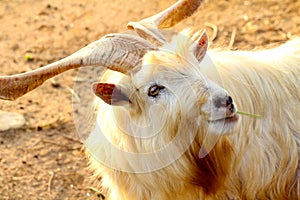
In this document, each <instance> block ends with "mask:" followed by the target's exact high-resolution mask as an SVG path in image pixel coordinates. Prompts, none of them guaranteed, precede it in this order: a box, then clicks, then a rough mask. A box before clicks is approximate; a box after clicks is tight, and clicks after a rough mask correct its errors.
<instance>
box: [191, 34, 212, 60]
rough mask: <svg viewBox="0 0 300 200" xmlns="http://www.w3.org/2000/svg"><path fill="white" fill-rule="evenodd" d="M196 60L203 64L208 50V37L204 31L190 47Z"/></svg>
mask: <svg viewBox="0 0 300 200" xmlns="http://www.w3.org/2000/svg"><path fill="white" fill-rule="evenodd" d="M190 48H191V50H192V52H193V53H194V55H195V57H196V59H197V60H198V61H199V62H201V61H202V59H203V58H204V56H205V54H206V51H207V48H208V36H207V33H206V31H203V33H202V34H201V36H200V37H199V38H198V39H197V40H196V41H195V42H194V43H193V44H192V46H191V47H190Z"/></svg>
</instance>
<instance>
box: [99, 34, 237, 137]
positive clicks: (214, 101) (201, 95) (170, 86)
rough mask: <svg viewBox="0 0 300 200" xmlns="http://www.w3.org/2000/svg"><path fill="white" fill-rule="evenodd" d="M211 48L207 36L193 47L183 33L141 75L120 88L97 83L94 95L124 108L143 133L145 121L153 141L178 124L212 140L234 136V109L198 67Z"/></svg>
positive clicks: (150, 56)
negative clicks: (203, 132)
mask: <svg viewBox="0 0 300 200" xmlns="http://www.w3.org/2000/svg"><path fill="white" fill-rule="evenodd" d="M207 42H208V37H207V35H206V33H205V32H204V33H203V34H202V35H201V36H200V38H199V39H198V40H196V41H195V42H193V40H192V39H190V37H189V32H188V31H186V30H185V31H183V32H182V33H181V34H178V35H177V36H176V37H175V38H174V39H173V40H172V42H170V43H167V44H165V45H164V46H163V47H162V48H161V49H160V50H159V51H150V52H148V53H147V54H146V55H145V56H144V57H143V64H142V66H141V68H140V69H139V71H138V72H135V73H132V74H131V76H130V77H125V78H123V79H122V81H121V82H120V83H119V84H118V85H114V84H107V83H96V84H95V85H94V91H95V94H96V95H97V96H99V97H100V98H102V99H103V100H104V101H105V102H106V103H109V104H111V105H122V106H123V107H124V106H125V105H126V107H127V108H129V109H130V112H131V113H132V116H131V121H135V120H137V121H140V122H139V127H141V125H140V123H141V121H143V123H145V122H147V123H149V124H151V125H149V126H151V127H152V128H151V131H150V132H151V133H148V134H150V135H153V134H154V133H155V132H158V130H160V129H162V128H163V127H164V126H165V125H167V124H168V125H169V126H173V127H176V126H177V125H178V123H181V124H182V123H183V124H189V125H191V124H195V127H201V128H202V129H203V130H206V131H208V133H213V134H227V133H230V132H231V131H232V130H233V128H234V127H235V125H236V122H237V121H238V117H237V115H236V106H235V103H234V101H233V99H232V98H231V97H230V96H229V95H228V93H227V92H226V91H225V90H224V89H223V88H222V87H220V86H219V85H217V84H216V83H214V82H213V81H211V80H209V79H207V78H206V77H205V76H204V75H203V74H202V73H201V67H199V63H200V62H202V61H203V59H204V57H205V56H206V55H205V54H206V50H207ZM141 118H142V119H143V120H141ZM136 123H138V122H136ZM149 126H148V129H147V130H148V131H149ZM142 127H143V128H145V124H144V125H142ZM131 129H132V128H131ZM168 129H169V130H170V129H172V128H170V127H169V128H168ZM173 129H174V128H173ZM196 129H198V128H196ZM140 131H141V130H140ZM140 131H139V132H140ZM143 132H144V134H146V133H145V130H143ZM148 134H147V136H149V135H148Z"/></svg>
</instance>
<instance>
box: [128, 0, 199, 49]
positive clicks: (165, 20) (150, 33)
mask: <svg viewBox="0 0 300 200" xmlns="http://www.w3.org/2000/svg"><path fill="white" fill-rule="evenodd" d="M202 2H203V0H179V1H177V2H176V3H175V4H173V5H172V6H170V7H169V8H167V9H165V10H163V11H162V12H160V13H158V14H156V15H153V16H151V17H148V18H145V19H143V20H141V21H139V22H129V23H128V24H127V28H128V29H130V30H135V31H136V32H137V33H138V34H139V35H140V36H141V37H143V38H145V39H147V40H150V41H154V43H156V44H163V43H164V41H165V39H164V37H163V36H162V34H161V33H160V32H159V30H158V29H164V28H170V27H172V26H174V25H176V24H177V23H179V22H180V21H182V20H183V19H185V18H187V17H189V16H191V15H192V14H194V13H195V11H196V10H197V9H198V8H199V7H200V5H201V3H202ZM143 27H146V29H145V28H143Z"/></svg>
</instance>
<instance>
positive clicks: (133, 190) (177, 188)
mask: <svg viewBox="0 0 300 200" xmlns="http://www.w3.org/2000/svg"><path fill="white" fill-rule="evenodd" d="M172 42H173V43H176V46H177V49H172V45H170V44H167V45H165V46H164V48H166V49H168V50H167V51H166V52H162V51H158V52H148V53H147V54H146V55H145V56H144V58H143V66H142V68H141V70H140V72H138V73H137V74H135V75H132V76H131V78H130V79H131V80H130V81H129V82H130V83H129V84H133V85H135V87H137V88H139V90H141V91H142V90H143V87H144V86H146V85H148V84H149V83H153V82H155V83H157V82H159V83H161V84H164V85H165V86H166V87H168V88H171V87H173V88H172V91H173V92H174V93H176V89H177V90H178V94H177V95H182V96H179V97H178V99H184V100H183V101H184V103H183V105H181V106H183V108H182V109H180V111H179V110H178V105H177V104H176V103H174V102H173V100H172V99H171V97H168V96H167V95H166V96H163V95H161V97H160V98H159V100H155V102H154V104H155V105H161V107H160V108H159V109H156V110H155V109H154V111H153V113H150V114H149V116H145V113H144V114H141V113H143V112H144V111H143V110H141V111H136V110H130V109H128V108H127V109H123V108H124V107H122V106H121V107H120V106H108V105H107V104H105V103H103V102H100V101H99V102H97V104H99V110H100V111H99V113H98V119H97V121H98V124H100V125H99V127H96V129H95V131H94V132H93V133H92V134H91V135H90V137H89V138H88V140H87V141H86V147H87V152H88V154H89V155H90V160H91V168H92V169H93V170H94V171H95V176H96V177H98V178H100V177H101V178H102V180H101V186H102V189H103V190H106V193H107V194H108V197H109V199H297V198H299V195H300V194H299V192H300V188H299V187H300V180H299V179H300V177H299V174H300V169H299V156H300V155H299V154H300V123H299V118H300V78H299V77H300V39H299V38H296V39H294V40H292V41H289V42H288V43H286V44H284V45H282V46H280V47H277V48H274V49H270V50H262V51H256V52H246V51H219V50H209V51H208V52H207V54H206V55H205V57H204V58H203V60H202V62H200V63H197V62H196V61H195V60H193V59H192V58H191V55H190V52H189V51H188V50H187V49H188V48H189V45H190V44H189V43H188V42H187V41H184V40H181V39H180V38H179V37H177V38H175V39H174V40H173V41H172ZM172 42H171V43H172ZM170 51H173V53H170ZM182 57H183V58H191V59H190V60H188V61H187V62H186V61H184V60H183V59H182ZM157 65H162V67H157ZM215 67H216V69H217V70H213V69H214V68H215ZM216 72H218V73H219V74H220V75H217V74H216ZM183 76H184V77H185V78H187V79H189V80H188V81H186V82H189V83H191V82H192V83H191V85H192V86H190V88H184V87H186V86H187V85H186V84H185V83H183V82H184V81H182V80H183V79H182V77H183ZM104 77H105V78H104V79H105V80H106V81H107V82H111V81H114V82H117V83H118V84H120V83H122V84H123V83H124V82H125V83H124V84H125V85H126V83H127V82H128V80H127V79H128V78H126V77H125V76H123V75H120V74H119V73H115V72H110V71H109V72H107V74H106V75H105V76H104ZM217 77H221V79H219V78H217ZM124 79H125V80H124ZM197 79H201V80H202V81H203V79H205V81H206V82H207V81H209V80H211V81H214V82H216V83H217V84H218V85H220V86H222V87H224V88H225V89H226V90H227V91H228V92H229V93H230V95H231V97H232V98H233V99H235V101H236V104H237V105H238V106H239V108H241V109H242V110H246V111H249V112H251V113H257V114H260V115H261V116H262V117H261V118H259V119H256V118H251V117H247V116H243V117H240V118H241V119H240V122H239V123H238V125H236V126H237V127H236V128H235V129H232V131H231V132H230V133H227V134H221V135H219V136H218V137H217V141H216V144H215V145H214V147H213V148H212V149H211V151H210V152H209V153H208V155H206V156H205V157H203V158H200V157H199V151H200V149H201V145H203V142H204V138H205V137H208V136H209V135H214V134H206V133H207V128H206V124H203V118H201V117H200V119H199V117H198V116H197V114H198V115H199V116H201V113H200V114H199V113H194V112H193V110H197V108H198V107H197V105H196V104H195V102H191V101H195V100H196V101H197V103H199V102H201V98H202V97H201V98H200V99H197V98H196V99H195V98H189V96H190V95H191V91H190V90H193V89H195V87H196V88H197V87H202V86H199V84H193V83H194V82H195V80H197ZM116 80H117V81H116ZM127 84H128V83H127ZM194 85H196V86H195V87H194ZM206 85H209V83H207V84H206ZM196 90H197V91H199V88H197V89H196ZM200 90H201V88H200ZM197 91H196V96H197V97H198V96H199V94H200V93H199V94H198V93H197ZM212 92H213V91H212ZM165 93H167V92H165ZM139 95H141V94H139ZM164 95H165V94H164ZM132 96H133V97H132V99H133V101H135V100H134V94H133V95H132ZM192 96H193V95H192ZM200 96H201V95H200ZM143 98H144V97H141V96H139V99H138V100H136V101H139V104H142V105H141V107H144V109H146V110H147V108H145V106H146V104H147V102H146V103H145V101H146V100H145V99H143ZM178 99H177V101H180V100H178ZM202 101H205V99H204V100H202ZM176 105H177V106H176ZM202 105H203V104H201V105H200V106H199V107H201V106H202ZM125 110H126V111H128V110H129V113H127V112H126V111H125ZM163 113H167V114H166V115H167V116H166V117H163ZM142 115H144V116H143V118H151V119H152V120H153V122H152V123H154V124H156V126H160V124H161V126H162V127H163V128H161V130H159V131H158V132H159V133H158V134H157V135H151V134H150V133H149V132H151V131H149V130H150V129H151V128H150V127H151V126H149V127H148V129H147V130H146V129H145V128H143V129H139V128H136V127H135V128H132V127H128V124H132V123H136V124H138V120H137V118H141V117H142ZM196 118H197V120H196ZM112 119H115V120H112ZM155 119H158V120H155ZM193 119H194V120H193ZM139 120H140V119H139ZM146 121H147V120H146ZM160 121H163V123H162V122H160ZM199 121H200V122H199ZM178 123H180V127H179V126H178ZM120 127H121V128H120ZM124 127H125V128H124ZM128 130H130V131H132V132H135V131H136V132H135V133H131V134H134V135H128V134H125V133H126V132H130V131H128ZM151 130H152V129H151ZM100 133H102V134H100ZM143 134H144V136H149V134H150V136H152V137H150V136H149V137H150V138H146V139H145V138H143V139H141V137H134V136H137V135H139V136H142V135H143ZM100 135H102V137H101V136H100ZM174 135H177V136H178V137H179V138H180V141H181V143H176V141H175V139H174V138H175V136H174ZM105 138H106V139H105ZM104 141H106V142H104ZM107 141H109V142H107ZM173 141H175V143H176V145H175V146H176V148H174V149H173V150H172V152H165V153H166V154H164V155H163V156H161V157H158V158H156V157H155V158H153V157H151V158H150V157H149V158H147V159H140V160H138V159H133V158H132V157H128V155H127V152H133V153H145V152H146V153H149V152H155V151H157V150H158V149H160V148H162V147H164V146H166V144H168V143H170V142H173ZM189 142H190V143H189ZM108 144H113V145H112V146H113V147H112V146H111V145H108ZM183 144H190V145H189V146H188V148H187V149H184V148H185V147H183V146H184V145H183ZM115 148H117V149H119V150H120V151H119V150H115ZM177 151H179V152H181V151H183V153H182V155H180V156H179V157H178V158H177V157H176V156H174V157H172V155H170V154H173V152H177ZM165 157H171V158H175V157H176V158H177V159H176V160H175V159H174V162H172V163H168V164H167V165H166V166H163V167H161V168H160V167H156V166H157V162H161V163H163V162H165V160H164V159H165ZM101 163H102V164H101ZM108 163H109V164H108ZM112 166H115V167H112ZM139 166H142V168H143V167H144V168H146V169H149V172H146V171H143V172H142V173H134V172H138V169H140V168H139ZM155 167H156V168H155ZM154 168H155V169H154ZM151 169H154V170H151Z"/></svg>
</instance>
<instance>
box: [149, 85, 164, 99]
mask: <svg viewBox="0 0 300 200" xmlns="http://www.w3.org/2000/svg"><path fill="white" fill-rule="evenodd" d="M163 89H165V87H164V86H162V85H152V86H151V87H150V88H149V90H148V96H149V97H154V98H155V97H157V96H158V95H159V92H160V91H161V90H163Z"/></svg>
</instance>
